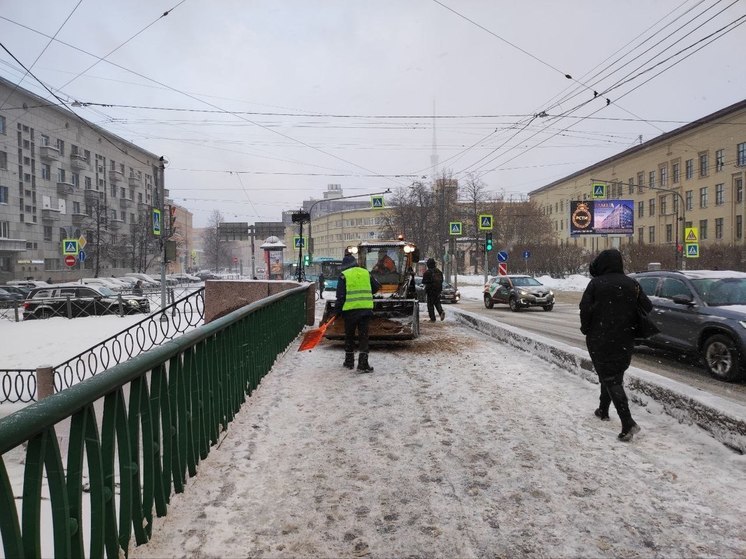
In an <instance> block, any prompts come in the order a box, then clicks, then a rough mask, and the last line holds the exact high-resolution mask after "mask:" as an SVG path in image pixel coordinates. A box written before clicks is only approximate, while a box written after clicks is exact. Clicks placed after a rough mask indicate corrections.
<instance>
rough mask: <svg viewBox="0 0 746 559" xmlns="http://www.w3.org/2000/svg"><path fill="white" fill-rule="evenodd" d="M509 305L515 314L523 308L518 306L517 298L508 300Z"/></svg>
mask: <svg viewBox="0 0 746 559" xmlns="http://www.w3.org/2000/svg"><path fill="white" fill-rule="evenodd" d="M508 305H510V310H511V311H513V312H518V311H519V310H521V306H520V305H519V304H518V299H516V298H515V297H511V298H510V300H508Z"/></svg>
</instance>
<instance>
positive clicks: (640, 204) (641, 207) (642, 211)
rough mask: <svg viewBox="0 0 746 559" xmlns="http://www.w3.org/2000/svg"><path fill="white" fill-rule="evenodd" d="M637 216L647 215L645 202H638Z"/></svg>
mask: <svg viewBox="0 0 746 559" xmlns="http://www.w3.org/2000/svg"><path fill="white" fill-rule="evenodd" d="M637 217H645V202H642V201H640V202H637Z"/></svg>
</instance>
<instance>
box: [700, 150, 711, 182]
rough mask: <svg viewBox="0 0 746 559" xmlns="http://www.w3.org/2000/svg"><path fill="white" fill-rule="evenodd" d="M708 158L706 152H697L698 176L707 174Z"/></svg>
mask: <svg viewBox="0 0 746 559" xmlns="http://www.w3.org/2000/svg"><path fill="white" fill-rule="evenodd" d="M708 159H709V158H708V156H707V154H706V153H700V154H699V176H700V177H706V176H707V172H708V171H709V169H708V168H707V167H708V165H709V162H708Z"/></svg>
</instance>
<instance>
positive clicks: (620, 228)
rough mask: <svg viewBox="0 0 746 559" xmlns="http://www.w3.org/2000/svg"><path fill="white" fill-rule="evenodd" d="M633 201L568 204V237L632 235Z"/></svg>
mask: <svg viewBox="0 0 746 559" xmlns="http://www.w3.org/2000/svg"><path fill="white" fill-rule="evenodd" d="M634 230H635V203H634V201H633V200H583V201H580V200H577V201H571V202H570V235H571V236H576V235H629V236H631V235H634Z"/></svg>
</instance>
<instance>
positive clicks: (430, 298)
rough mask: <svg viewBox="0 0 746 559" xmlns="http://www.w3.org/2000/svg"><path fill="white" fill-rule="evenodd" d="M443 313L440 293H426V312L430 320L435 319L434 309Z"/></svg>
mask: <svg viewBox="0 0 746 559" xmlns="http://www.w3.org/2000/svg"><path fill="white" fill-rule="evenodd" d="M436 309H437V311H438V314H439V315H440V314H443V305H441V304H440V293H427V314H428V315H429V316H430V320H435V310H436Z"/></svg>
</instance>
